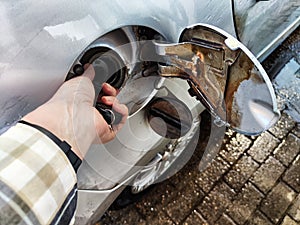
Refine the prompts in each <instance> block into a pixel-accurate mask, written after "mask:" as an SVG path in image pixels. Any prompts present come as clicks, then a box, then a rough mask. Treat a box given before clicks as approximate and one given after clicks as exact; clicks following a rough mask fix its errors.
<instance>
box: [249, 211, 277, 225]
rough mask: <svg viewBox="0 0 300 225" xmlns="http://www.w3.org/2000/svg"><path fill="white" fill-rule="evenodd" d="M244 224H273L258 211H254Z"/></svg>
mask: <svg viewBox="0 0 300 225" xmlns="http://www.w3.org/2000/svg"><path fill="white" fill-rule="evenodd" d="M246 225H273V224H272V223H271V222H270V220H269V219H268V218H267V217H266V216H265V215H264V214H262V213H261V212H260V211H256V212H255V213H254V214H253V216H251V218H250V219H249V220H248V222H247V223H246Z"/></svg>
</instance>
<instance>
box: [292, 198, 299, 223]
mask: <svg viewBox="0 0 300 225" xmlns="http://www.w3.org/2000/svg"><path fill="white" fill-rule="evenodd" d="M289 215H290V216H291V217H292V218H293V219H294V220H296V221H297V222H300V194H299V195H298V197H297V198H296V200H295V202H294V203H293V205H292V207H291V208H290V210H289Z"/></svg>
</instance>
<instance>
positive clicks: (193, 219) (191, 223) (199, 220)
mask: <svg viewBox="0 0 300 225" xmlns="http://www.w3.org/2000/svg"><path fill="white" fill-rule="evenodd" d="M183 225H209V224H208V223H207V221H206V220H205V219H204V218H203V216H202V215H201V214H200V213H199V212H197V211H196V210H194V211H193V212H192V214H191V215H190V216H189V217H188V218H187V219H186V221H185V222H184V223H183Z"/></svg>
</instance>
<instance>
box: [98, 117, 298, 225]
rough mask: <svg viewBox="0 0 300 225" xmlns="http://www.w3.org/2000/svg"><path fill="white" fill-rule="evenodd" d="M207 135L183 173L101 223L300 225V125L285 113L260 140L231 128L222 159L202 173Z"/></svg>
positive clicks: (202, 139) (108, 214)
mask: <svg viewBox="0 0 300 225" xmlns="http://www.w3.org/2000/svg"><path fill="white" fill-rule="evenodd" d="M206 119H207V118H206V117H205V116H204V120H206ZM207 132H208V130H205V129H204V130H203V131H202V135H201V136H200V141H199V143H198V147H197V149H196V152H195V154H194V155H193V157H192V158H191V160H190V161H189V163H188V164H187V165H186V166H185V167H184V168H183V169H182V170H181V171H180V172H179V173H177V174H176V175H174V176H173V177H171V178H170V179H169V180H167V181H165V182H163V183H160V184H158V185H156V186H155V187H154V188H153V189H152V190H150V192H149V193H148V194H147V195H146V196H145V197H144V198H143V199H142V201H140V202H137V203H135V204H133V205H130V206H128V207H126V208H125V209H123V210H119V211H112V210H109V211H108V212H107V213H106V214H105V216H104V217H103V218H102V220H101V221H100V222H99V225H104V224H107V225H111V224H113V225H121V224H130V225H144V224H150V225H152V224H153V225H169V224H170V225H175V224H182V225H202V224H203V225H204V224H209V225H274V224H278V225H296V224H300V124H299V123H298V124H297V123H296V122H295V121H294V120H293V119H292V118H291V117H289V116H288V115H287V114H286V113H283V114H282V117H281V119H280V121H278V123H277V124H276V126H275V127H273V128H271V129H270V130H269V131H267V132H265V133H263V134H262V135H260V136H258V137H249V136H244V135H241V134H238V133H235V132H233V131H231V130H228V131H227V133H226V136H225V139H224V140H223V144H222V148H221V149H220V151H219V154H218V156H217V157H216V158H215V159H214V160H213V161H212V163H211V164H210V165H209V167H208V168H206V170H205V171H203V172H201V173H200V172H199V170H198V165H199V161H200V159H201V156H202V154H203V152H202V150H203V149H204V148H205V143H206V142H207V139H208V136H207Z"/></svg>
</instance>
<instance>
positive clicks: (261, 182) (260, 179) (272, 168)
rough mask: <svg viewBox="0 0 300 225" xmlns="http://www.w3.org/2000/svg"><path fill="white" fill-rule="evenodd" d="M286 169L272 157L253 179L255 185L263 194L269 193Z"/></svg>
mask: <svg viewBox="0 0 300 225" xmlns="http://www.w3.org/2000/svg"><path fill="white" fill-rule="evenodd" d="M284 171H285V167H284V166H283V165H282V164H281V163H280V162H279V161H278V160H276V159H275V158H273V157H270V158H269V159H268V160H267V161H266V163H265V164H263V165H262V166H261V167H260V168H259V169H258V170H257V171H256V172H255V173H254V175H253V177H252V178H251V182H252V183H254V184H255V185H256V186H257V187H258V188H259V189H260V190H261V191H262V192H263V193H265V194H266V193H267V192H268V191H269V190H270V189H271V188H272V187H273V186H274V185H275V183H276V181H277V180H278V179H279V177H280V176H281V175H282V174H283V173H284Z"/></svg>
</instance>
